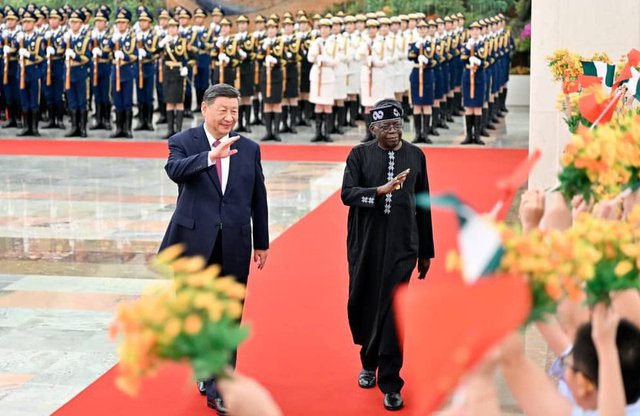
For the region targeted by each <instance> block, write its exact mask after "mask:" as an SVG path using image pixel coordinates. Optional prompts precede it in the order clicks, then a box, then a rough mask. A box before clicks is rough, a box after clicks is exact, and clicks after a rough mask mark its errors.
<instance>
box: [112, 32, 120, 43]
mask: <svg viewBox="0 0 640 416" xmlns="http://www.w3.org/2000/svg"><path fill="white" fill-rule="evenodd" d="M120 38H122V35H121V34H120V32H118V31H117V30H116V31H115V32H114V33H113V36H112V37H111V40H112V41H113V43H116V42H118V41H119V40H120Z"/></svg>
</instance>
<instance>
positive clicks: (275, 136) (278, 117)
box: [271, 113, 282, 142]
mask: <svg viewBox="0 0 640 416" xmlns="http://www.w3.org/2000/svg"><path fill="white" fill-rule="evenodd" d="M281 121H282V113H273V129H272V130H271V131H272V132H273V140H275V141H276V142H281V141H282V138H280V131H279V130H278V127H279V126H280V122H281Z"/></svg>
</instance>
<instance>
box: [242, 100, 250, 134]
mask: <svg viewBox="0 0 640 416" xmlns="http://www.w3.org/2000/svg"><path fill="white" fill-rule="evenodd" d="M243 117H244V130H245V131H246V132H247V133H251V106H250V105H245V106H244V115H243Z"/></svg>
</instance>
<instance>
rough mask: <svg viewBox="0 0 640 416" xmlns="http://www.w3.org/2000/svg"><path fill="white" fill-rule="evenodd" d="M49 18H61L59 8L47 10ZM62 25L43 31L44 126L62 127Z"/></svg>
mask: <svg viewBox="0 0 640 416" xmlns="http://www.w3.org/2000/svg"><path fill="white" fill-rule="evenodd" d="M49 16H50V18H58V19H62V14H61V12H60V11H59V10H56V9H52V10H50V11H49ZM64 34H65V30H64V27H62V26H59V27H58V28H57V29H56V30H48V31H47V32H45V44H46V47H47V48H46V50H47V53H46V56H47V60H46V69H45V83H44V85H45V88H44V98H45V102H46V105H47V107H48V108H49V124H48V125H47V126H46V128H50V129H51V128H60V129H64V128H65V126H64V121H63V118H64V114H65V110H64V102H63V94H64V75H65V63H64V62H65V48H66V45H65V42H64Z"/></svg>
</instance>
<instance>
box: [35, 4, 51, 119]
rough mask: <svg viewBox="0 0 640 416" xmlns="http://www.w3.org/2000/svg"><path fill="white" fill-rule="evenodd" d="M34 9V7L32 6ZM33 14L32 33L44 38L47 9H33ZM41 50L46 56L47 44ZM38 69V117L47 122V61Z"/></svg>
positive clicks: (46, 27) (46, 26)
mask: <svg viewBox="0 0 640 416" xmlns="http://www.w3.org/2000/svg"><path fill="white" fill-rule="evenodd" d="M34 7H35V5H34ZM33 14H34V16H35V19H36V21H35V25H34V29H33V31H34V33H35V34H36V35H38V36H40V37H41V38H44V34H45V32H46V31H47V30H49V25H48V23H47V20H48V19H49V8H48V7H46V6H45V7H44V8H42V7H40V8H37V7H35V8H34V10H33ZM43 42H44V43H43V46H42V48H43V49H44V50H45V56H46V48H47V42H46V41H43ZM38 66H39V67H40V68H39V69H40V97H38V117H39V121H49V109H48V107H47V100H46V97H45V89H46V88H45V86H46V82H47V61H46V59H44V60H43V61H42V62H41V63H40V64H39V65H38Z"/></svg>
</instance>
